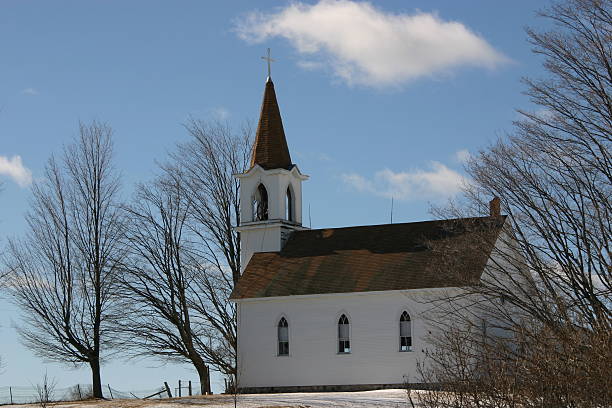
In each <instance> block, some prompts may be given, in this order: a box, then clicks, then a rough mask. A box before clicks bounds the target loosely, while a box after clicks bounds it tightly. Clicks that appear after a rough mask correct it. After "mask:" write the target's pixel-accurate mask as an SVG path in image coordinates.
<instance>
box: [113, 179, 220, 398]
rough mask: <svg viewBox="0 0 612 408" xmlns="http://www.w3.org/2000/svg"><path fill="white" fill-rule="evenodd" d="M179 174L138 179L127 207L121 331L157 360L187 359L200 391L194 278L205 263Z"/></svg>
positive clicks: (200, 336) (202, 371) (202, 332)
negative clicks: (191, 226)
mask: <svg viewBox="0 0 612 408" xmlns="http://www.w3.org/2000/svg"><path fill="white" fill-rule="evenodd" d="M185 194H186V191H185V188H184V185H183V181H182V177H177V178H167V177H166V178H159V179H157V180H156V181H154V182H152V183H150V184H148V185H145V184H143V185H140V186H139V187H138V189H137V193H136V196H135V198H134V200H133V204H132V205H130V206H128V207H126V211H127V214H128V215H127V218H128V223H127V224H128V225H129V227H128V228H127V233H126V238H127V242H126V243H127V245H128V246H129V248H130V257H129V261H128V262H126V263H125V274H124V278H123V287H124V292H123V293H124V296H123V299H124V301H125V306H124V310H126V311H129V312H128V313H126V314H125V318H124V319H123V332H124V333H125V334H127V336H128V338H127V339H126V340H127V341H128V342H129V346H130V348H131V350H132V353H133V354H135V355H153V356H156V357H158V358H160V359H161V360H164V361H167V360H177V361H179V362H184V361H188V362H190V363H191V364H192V365H193V366H194V367H195V369H196V371H197V372H198V375H199V378H200V388H201V393H202V394H205V393H206V392H209V391H210V390H208V389H207V384H208V383H209V379H208V370H207V367H206V363H205V360H204V356H203V355H202V353H201V350H202V349H203V348H205V347H206V345H203V344H201V342H202V341H203V340H205V339H206V330H207V327H206V325H204V324H203V320H202V316H201V315H200V314H199V313H198V311H197V310H196V309H194V307H193V300H194V298H197V297H198V296H199V295H198V294H197V291H198V290H199V286H198V284H197V282H198V281H199V280H200V279H202V278H201V277H202V276H204V275H205V274H206V273H207V272H206V264H205V262H204V261H203V260H202V259H199V257H198V256H197V253H196V251H195V250H194V243H193V237H192V236H191V235H192V234H191V231H190V230H189V228H188V227H187V220H188V217H189V209H190V203H189V200H187V199H186V197H185Z"/></svg>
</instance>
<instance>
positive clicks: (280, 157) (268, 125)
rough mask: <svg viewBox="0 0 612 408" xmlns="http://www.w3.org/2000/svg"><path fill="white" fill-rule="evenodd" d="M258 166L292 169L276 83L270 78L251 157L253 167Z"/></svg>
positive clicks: (268, 168) (267, 168)
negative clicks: (275, 87)
mask: <svg viewBox="0 0 612 408" xmlns="http://www.w3.org/2000/svg"><path fill="white" fill-rule="evenodd" d="M256 164H258V165H260V166H261V167H263V168H264V169H266V170H270V169H287V170H289V169H291V167H292V164H291V155H290V154H289V147H288V146H287V140H286V138H285V130H284V129H283V121H282V119H281V114H280V109H279V107H278V102H277V100H276V92H275V91H274V83H273V82H272V80H271V79H269V78H268V81H267V82H266V88H265V91H264V97H263V103H262V105H261V113H260V115H259V124H258V125H257V133H256V135H255V143H254V145H253V154H252V156H251V167H253V166H254V165H256Z"/></svg>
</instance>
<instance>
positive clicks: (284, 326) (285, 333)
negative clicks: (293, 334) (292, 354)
mask: <svg viewBox="0 0 612 408" xmlns="http://www.w3.org/2000/svg"><path fill="white" fill-rule="evenodd" d="M277 335H278V355H279V356H288V355H289V324H288V323H287V319H285V318H284V317H281V319H280V320H279V321H278V334H277Z"/></svg>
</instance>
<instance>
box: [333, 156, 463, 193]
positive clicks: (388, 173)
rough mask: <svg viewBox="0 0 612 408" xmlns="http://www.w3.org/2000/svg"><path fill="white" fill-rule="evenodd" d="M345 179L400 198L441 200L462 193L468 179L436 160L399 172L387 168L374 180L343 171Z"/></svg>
mask: <svg viewBox="0 0 612 408" xmlns="http://www.w3.org/2000/svg"><path fill="white" fill-rule="evenodd" d="M341 177H342V180H343V181H344V183H346V184H347V185H348V186H350V187H352V188H354V189H355V190H357V191H361V192H365V193H371V194H375V195H378V196H382V197H387V198H391V197H393V198H396V199H399V200H413V199H437V198H446V197H452V196H454V195H455V194H457V193H459V191H460V190H461V187H462V186H463V185H464V184H465V183H467V182H468V181H467V179H466V178H465V177H464V176H462V175H461V174H459V173H457V172H456V171H454V170H452V169H449V168H448V167H446V166H445V165H444V164H442V163H439V162H436V161H433V162H431V163H430V167H429V168H428V169H427V170H423V169H415V170H412V171H406V172H399V173H395V172H394V171H392V170H389V169H384V170H380V171H378V172H376V173H375V174H374V176H373V177H372V178H371V179H368V178H365V177H363V176H361V175H359V174H356V173H350V174H343V175H342V176H341Z"/></svg>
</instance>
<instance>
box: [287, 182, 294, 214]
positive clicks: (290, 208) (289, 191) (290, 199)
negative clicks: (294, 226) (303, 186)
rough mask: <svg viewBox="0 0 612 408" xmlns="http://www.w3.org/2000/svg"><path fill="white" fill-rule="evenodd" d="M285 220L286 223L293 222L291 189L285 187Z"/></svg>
mask: <svg viewBox="0 0 612 408" xmlns="http://www.w3.org/2000/svg"><path fill="white" fill-rule="evenodd" d="M285 219H286V220H287V221H295V219H294V212H293V194H291V187H287V194H285Z"/></svg>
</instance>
